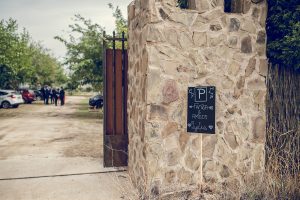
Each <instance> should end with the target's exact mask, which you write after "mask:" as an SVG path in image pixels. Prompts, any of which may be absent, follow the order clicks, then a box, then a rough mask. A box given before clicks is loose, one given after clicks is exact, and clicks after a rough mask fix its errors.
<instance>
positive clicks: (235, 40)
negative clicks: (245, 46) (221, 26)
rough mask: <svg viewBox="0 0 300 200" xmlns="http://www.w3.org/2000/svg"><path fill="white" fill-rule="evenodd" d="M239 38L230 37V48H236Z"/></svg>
mask: <svg viewBox="0 0 300 200" xmlns="http://www.w3.org/2000/svg"><path fill="white" fill-rule="evenodd" d="M237 42H238V38H237V37H236V36H232V37H229V39H228V43H229V46H230V47H236V45H237Z"/></svg>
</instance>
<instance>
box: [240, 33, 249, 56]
mask: <svg viewBox="0 0 300 200" xmlns="http://www.w3.org/2000/svg"><path fill="white" fill-rule="evenodd" d="M241 51H242V53H252V42H251V37H250V36H246V37H244V38H243V39H242V42H241Z"/></svg>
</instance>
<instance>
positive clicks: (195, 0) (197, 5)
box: [189, 0, 209, 13]
mask: <svg viewBox="0 0 300 200" xmlns="http://www.w3.org/2000/svg"><path fill="white" fill-rule="evenodd" d="M189 5H190V9H194V10H198V11H199V12H200V13H202V12H205V11H207V10H209V4H208V2H207V0H201V1H199V0H189Z"/></svg>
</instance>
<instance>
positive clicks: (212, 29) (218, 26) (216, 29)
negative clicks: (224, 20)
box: [209, 24, 222, 31]
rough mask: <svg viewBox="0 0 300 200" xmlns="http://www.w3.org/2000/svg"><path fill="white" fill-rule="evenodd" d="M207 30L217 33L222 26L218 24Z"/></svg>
mask: <svg viewBox="0 0 300 200" xmlns="http://www.w3.org/2000/svg"><path fill="white" fill-rule="evenodd" d="M209 29H210V30H211V31H219V30H222V26H221V25H220V24H211V25H210V27H209Z"/></svg>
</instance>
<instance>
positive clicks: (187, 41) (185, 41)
mask: <svg viewBox="0 0 300 200" xmlns="http://www.w3.org/2000/svg"><path fill="white" fill-rule="evenodd" d="M179 44H180V46H181V48H183V49H190V48H192V47H193V46H194V43H193V40H192V36H191V34H188V33H185V32H181V33H180V35H179Z"/></svg>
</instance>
